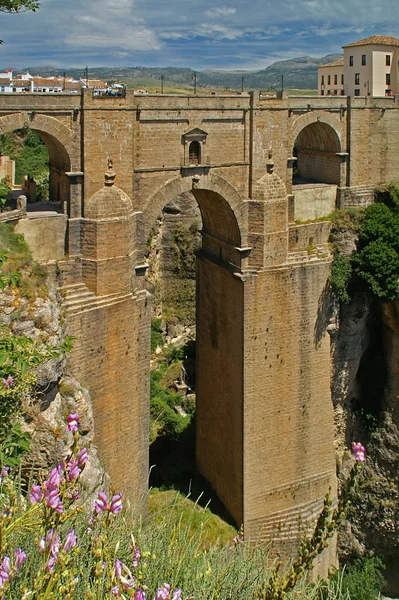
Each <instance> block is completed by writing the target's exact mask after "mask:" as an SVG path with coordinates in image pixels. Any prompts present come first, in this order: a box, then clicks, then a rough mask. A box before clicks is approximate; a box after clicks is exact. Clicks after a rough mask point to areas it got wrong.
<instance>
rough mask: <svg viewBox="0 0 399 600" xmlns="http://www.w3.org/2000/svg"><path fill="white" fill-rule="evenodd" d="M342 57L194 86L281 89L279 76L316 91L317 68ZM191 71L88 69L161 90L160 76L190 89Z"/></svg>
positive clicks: (203, 77)
mask: <svg viewBox="0 0 399 600" xmlns="http://www.w3.org/2000/svg"><path fill="white" fill-rule="evenodd" d="M341 57H342V55H341V54H327V56H323V57H321V58H312V57H310V56H301V57H299V58H292V59H290V60H280V61H277V62H275V63H273V64H272V65H269V66H268V67H266V69H262V70H261V71H223V70H205V71H197V72H196V73H197V84H198V86H199V87H202V88H224V89H232V90H236V89H240V88H241V85H242V78H243V77H244V79H245V81H244V86H245V89H247V90H248V89H261V90H267V89H271V88H274V89H280V88H281V83H282V76H284V88H285V89H288V88H291V89H294V88H296V89H317V67H318V66H319V65H321V64H325V63H329V62H333V61H335V60H338V59H339V58H341ZM25 70H28V71H29V72H30V73H32V74H35V75H41V76H43V77H46V76H50V75H57V76H62V75H63V73H64V72H66V73H67V75H68V76H71V77H75V78H81V77H83V69H75V68H69V69H60V68H58V67H52V66H51V65H50V66H45V67H29V68H28V69H25ZM193 74H194V70H193V69H188V68H187V69H184V68H180V69H178V68H173V67H165V68H158V67H94V68H92V69H89V78H90V79H102V80H105V81H108V82H113V81H124V82H126V84H127V85H128V86H129V87H135V86H137V85H140V82H143V84H144V85H145V84H148V85H150V84H151V83H153V84H154V85H156V86H158V87H159V86H160V79H161V75H163V76H164V78H165V86H169V87H171V86H172V87H182V88H189V87H191V86H192V85H193Z"/></svg>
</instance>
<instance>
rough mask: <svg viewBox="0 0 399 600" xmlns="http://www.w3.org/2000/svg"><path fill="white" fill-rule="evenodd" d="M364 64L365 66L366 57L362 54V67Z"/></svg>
mask: <svg viewBox="0 0 399 600" xmlns="http://www.w3.org/2000/svg"><path fill="white" fill-rule="evenodd" d="M365 64H366V55H365V54H362V66H363V67H364V65H365Z"/></svg>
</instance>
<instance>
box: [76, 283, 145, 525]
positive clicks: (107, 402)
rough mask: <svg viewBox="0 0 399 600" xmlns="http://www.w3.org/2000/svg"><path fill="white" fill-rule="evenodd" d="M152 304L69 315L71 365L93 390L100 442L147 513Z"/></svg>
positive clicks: (112, 468)
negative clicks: (71, 347)
mask: <svg viewBox="0 0 399 600" xmlns="http://www.w3.org/2000/svg"><path fill="white" fill-rule="evenodd" d="M149 319H150V305H149V302H148V301H147V300H146V296H145V294H144V296H141V297H139V298H135V297H130V298H128V299H126V300H125V301H121V302H119V303H117V304H113V305H111V306H105V307H103V308H97V309H94V310H87V311H83V312H80V313H78V314H75V315H71V316H69V318H68V333H69V334H71V335H75V336H76V340H75V342H74V350H73V353H72V355H71V359H70V368H71V370H72V371H73V373H74V374H75V376H76V377H77V378H78V379H79V381H80V382H81V384H82V385H84V386H87V387H88V389H90V391H91V396H92V401H93V413H94V420H95V430H96V437H95V443H96V445H97V447H98V451H99V455H100V457H101V459H102V460H103V462H104V465H105V467H106V469H107V470H108V472H109V473H110V474H111V482H112V486H113V488H114V489H115V490H119V489H122V490H123V491H124V492H125V494H126V497H127V498H128V499H129V500H130V501H131V502H132V504H133V506H134V508H135V509H137V510H141V511H142V513H143V514H145V513H146V510H147V508H146V502H147V500H146V498H147V480H148V432H149V417H148V406H149V378H148V377H147V374H148V364H149V360H150V356H149V352H150V340H149V335H150V328H149V322H150V321H149Z"/></svg>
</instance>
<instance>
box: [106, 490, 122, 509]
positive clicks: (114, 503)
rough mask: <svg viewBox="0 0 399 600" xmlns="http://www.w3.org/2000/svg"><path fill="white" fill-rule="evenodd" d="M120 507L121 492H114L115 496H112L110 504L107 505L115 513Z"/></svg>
mask: <svg viewBox="0 0 399 600" xmlns="http://www.w3.org/2000/svg"><path fill="white" fill-rule="evenodd" d="M122 508H123V505H122V494H121V493H119V494H115V496H112V499H111V506H110V507H109V510H110V512H112V513H114V514H117V513H119V512H120V511H121V510H122Z"/></svg>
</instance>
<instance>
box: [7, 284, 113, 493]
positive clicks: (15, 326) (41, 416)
mask: <svg viewBox="0 0 399 600" xmlns="http://www.w3.org/2000/svg"><path fill="white" fill-rule="evenodd" d="M58 300H59V299H58V295H57V291H56V286H55V283H54V281H53V279H52V278H51V277H49V278H48V279H47V282H46V286H45V293H44V294H43V297H42V296H38V297H36V298H34V299H30V298H28V297H22V296H20V295H19V294H18V293H17V292H16V293H15V294H14V293H11V292H10V291H6V292H4V291H0V324H2V325H5V326H6V327H7V328H9V329H10V330H11V331H12V332H14V333H15V334H16V335H18V336H28V337H30V338H31V339H33V340H35V341H40V342H44V343H46V344H47V345H50V346H55V347H60V346H61V344H62V342H63V339H64V333H63V328H62V315H61V309H60V304H59V301H58ZM67 373H68V371H67V361H66V358H65V356H64V355H63V354H62V353H59V357H57V358H52V359H50V360H47V361H45V362H44V363H42V364H41V365H40V366H39V367H38V368H37V370H36V372H35V374H36V378H37V386H36V391H35V392H34V393H33V394H31V395H29V396H27V397H25V398H24V399H23V401H22V417H21V419H22V427H23V429H24V430H25V431H28V432H29V433H30V435H31V438H32V439H31V452H30V453H29V455H27V456H26V457H25V466H26V467H33V468H35V469H39V470H44V471H47V470H48V469H49V468H51V467H53V466H54V465H56V464H57V463H59V462H60V461H61V460H62V458H63V457H64V456H65V454H66V453H67V451H68V447H69V443H70V442H71V441H72V434H71V433H69V432H68V431H67V427H66V424H65V418H66V417H67V416H68V414H70V413H78V414H79V416H80V420H79V431H80V434H81V445H82V447H83V446H90V451H89V461H88V463H87V464H86V467H85V470H84V473H83V475H82V481H83V482H84V483H85V485H86V487H87V490H88V491H91V490H93V489H94V488H95V487H96V486H97V485H98V484H99V483H100V482H101V481H102V480H103V478H104V472H103V470H102V468H101V465H100V462H99V460H98V458H97V452H96V449H95V447H94V446H93V445H92V441H93V437H94V422H93V414H92V407H91V400H90V395H89V392H88V391H87V390H86V389H84V388H82V387H81V386H80V385H79V383H78V382H77V381H76V380H74V379H73V378H72V377H69V376H68V374H67Z"/></svg>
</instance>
